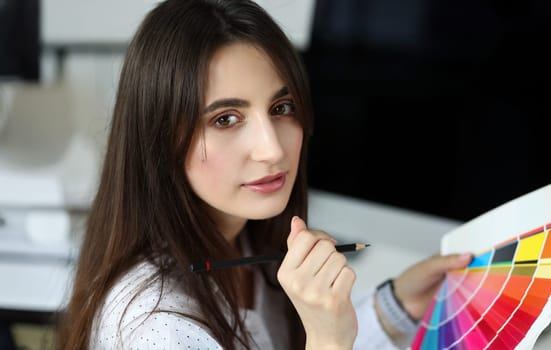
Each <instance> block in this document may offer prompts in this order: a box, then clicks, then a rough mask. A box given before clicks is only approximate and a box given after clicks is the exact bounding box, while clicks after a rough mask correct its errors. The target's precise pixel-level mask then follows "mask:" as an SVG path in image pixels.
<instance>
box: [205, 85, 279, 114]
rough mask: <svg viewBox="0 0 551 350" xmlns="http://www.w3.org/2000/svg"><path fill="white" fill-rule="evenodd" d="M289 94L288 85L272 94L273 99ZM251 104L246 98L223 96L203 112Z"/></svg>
mask: <svg viewBox="0 0 551 350" xmlns="http://www.w3.org/2000/svg"><path fill="white" fill-rule="evenodd" d="M288 94H289V88H288V87H287V86H284V87H282V88H281V89H279V90H278V91H276V93H275V94H273V95H272V101H273V100H277V99H278V98H281V97H283V96H285V95H288ZM249 105H250V104H249V102H248V101H246V100H242V99H239V98H223V99H220V100H216V101H214V102H213V103H211V104H210V105H208V106H207V107H206V108H205V109H204V110H203V114H206V113H210V112H212V111H215V110H217V109H219V108H227V107H248V106H249Z"/></svg>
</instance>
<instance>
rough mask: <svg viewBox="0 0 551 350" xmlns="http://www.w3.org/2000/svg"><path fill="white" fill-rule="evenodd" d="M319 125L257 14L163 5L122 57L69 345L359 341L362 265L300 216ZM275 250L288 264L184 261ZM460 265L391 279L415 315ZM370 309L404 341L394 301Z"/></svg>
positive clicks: (200, 4)
mask: <svg viewBox="0 0 551 350" xmlns="http://www.w3.org/2000/svg"><path fill="white" fill-rule="evenodd" d="M311 132H312V111H311V107H310V97H309V90H308V84H307V78H306V76H305V73H304V70H303V68H302V64H301V62H300V59H299V58H298V56H297V54H296V53H295V51H294V50H293V47H292V45H291V43H290V42H289V41H288V39H287V38H286V37H285V35H284V34H283V33H282V31H281V30H280V28H279V27H278V26H277V25H276V24H275V23H274V21H273V20H272V19H271V18H270V17H269V16H268V15H267V14H266V13H265V12H264V11H263V10H262V9H261V8H260V7H258V6H257V5H256V4H254V3H252V2H249V1H228V0H193V1H179V0H167V1H165V2H163V3H160V4H159V5H158V6H157V7H156V8H155V9H154V10H153V11H152V12H151V13H149V14H148V15H147V17H146V18H145V20H144V21H143V23H142V24H141V26H140V28H139V29H138V31H137V33H136V35H135V37H134V38H133V40H132V42H131V44H130V46H129V48H128V51H127V54H126V59H125V63H124V66H123V69H122V72H121V77H120V82H119V90H118V94H117V100H116V104H115V109H114V113H113V119H112V125H111V131H110V136H109V140H108V146H107V153H106V156H105V163H104V168H103V172H102V175H101V180H100V184H99V189H98V193H97V196H96V198H95V201H94V204H93V206H92V209H91V212H90V216H89V222H88V227H87V232H86V237H85V240H84V242H83V245H82V250H81V254H80V260H79V263H78V269H77V273H76V279H75V284H74V290H73V294H72V298H71V300H70V304H69V306H68V308H67V310H66V313H65V317H64V320H63V322H62V327H61V328H60V337H59V341H60V345H61V348H63V349H88V348H89V349H113V348H124V349H131V348H139V349H143V348H152V349H154V348H180V347H181V348H200V349H206V348H211V349H212V348H223V349H241V348H246V349H252V348H259V349H270V348H273V349H301V348H302V349H303V348H308V349H324V348H332V349H350V348H352V346H353V343H354V341H355V338H356V335H357V332H358V325H357V317H356V312H355V310H354V306H353V305H352V303H351V301H350V291H351V288H352V285H353V282H354V279H355V276H354V272H353V271H352V270H351V269H350V268H349V267H348V265H347V263H346V259H345V258H344V256H343V255H342V254H340V253H338V252H336V250H335V247H334V240H332V238H331V237H329V236H328V235H327V234H325V233H323V232H320V231H313V230H308V229H307V227H306V224H305V221H304V220H306V213H307V183H306V173H305V163H306V153H307V149H306V145H307V139H308V137H309V135H310V134H311ZM274 252H287V253H286V256H285V258H284V260H283V262H282V263H281V265H280V266H275V265H273V264H265V265H255V266H252V267H240V268H232V269H225V270H213V271H210V272H208V273H196V272H191V271H190V268H189V267H190V265H191V264H193V263H198V262H204V261H205V260H207V259H208V260H211V261H215V260H226V259H232V258H237V257H241V256H243V255H256V254H270V253H274ZM435 259H436V258H435ZM438 259H444V258H440V257H439V258H438ZM453 259H455V260H453V261H452V260H450V261H452V262H451V263H449V264H448V265H446V266H445V267H442V266H443V265H442V264H440V263H438V264H435V263H434V262H432V260H431V261H429V262H428V263H425V264H429V263H430V265H431V266H438V268H434V271H435V272H434V274H432V275H431V276H430V278H431V280H430V281H429V278H428V277H427V279H426V280H427V281H426V282H425V283H423V284H409V283H406V285H405V286H404V287H401V286H402V284H400V283H398V282H400V281H407V280H408V278H409V279H412V280H415V281H417V279H416V278H411V276H417V274H419V272H418V271H419V268H417V269H415V268H414V269H413V271H414V272H413V274H412V273H409V272H408V273H407V274H405V275H406V276H405V277H400V278H398V279H397V280H396V284H395V285H396V288H397V289H399V290H400V293H402V294H401V295H400V296H399V297H400V298H401V300H402V302H404V306H405V307H406V310H408V309H407V308H408V307H410V306H409V305H410V304H411V305H414V306H415V307H418V306H416V305H417V304H415V303H418V301H419V300H420V297H419V296H420V295H421V294H422V297H425V295H428V292H429V290H430V289H434V288H435V286H436V285H437V283H438V281H439V280H440V279H441V277H442V274H443V272H444V271H445V269H446V268H453V267H456V266H459V265H460V264H462V263H463V262H462V261H460V263H457V259H456V258H455V257H453ZM433 260H434V259H433ZM412 286H413V287H415V288H413V287H412ZM396 293H398V294H400V293H399V291H398V290H396ZM410 297H411V298H410ZM410 299H411V300H412V301H413V302H412V303H409V302H408V301H409V300H410ZM367 300H372V299H367ZM421 304H422V303H421ZM425 304H426V303H425ZM377 305H378V304H377ZM423 307H424V308H426V305H424V304H423V305H421V309H422V310H421V311H419V313H420V314H422V311H423V310H424V309H423ZM363 309H366V310H367V311H362V315H363V313H364V312H365V313H366V314H369V313H370V312H371V314H373V315H377V316H378V317H379V318H380V319H381V320H382V326H383V327H384V329H386V330H387V331H388V334H390V335H393V332H395V331H396V329H394V328H393V324H392V320H391V319H390V321H389V319H387V318H385V316H384V314H385V310H384V307H383V308H381V307H377V306H376V307H375V309H374V308H373V306H372V302H371V301H368V302H366V303H365V306H363V307H362V310H363ZM373 310H376V311H377V313H375V311H373ZM420 314H418V315H416V317H418V318H419V317H420ZM362 317H363V316H361V317H360V320H362V319H363V318H362ZM373 318H374V317H373ZM362 322H363V321H362ZM368 322H371V321H368ZM374 322H375V323H376V322H377V320H375V321H374ZM360 326H362V324H360ZM378 330H379V331H378ZM360 332H364V329H362V330H361V331H360ZM365 332H368V331H367V330H365ZM373 332H379V333H384V332H383V331H382V330H380V328H377V327H374V331H373ZM397 332H398V333H400V329H399V328H398V329H397ZM381 339H383V342H385V341H386V342H388V344H391V340H390V339H388V338H387V337H386V333H384V334H382V335H381ZM389 346H390V345H389Z"/></svg>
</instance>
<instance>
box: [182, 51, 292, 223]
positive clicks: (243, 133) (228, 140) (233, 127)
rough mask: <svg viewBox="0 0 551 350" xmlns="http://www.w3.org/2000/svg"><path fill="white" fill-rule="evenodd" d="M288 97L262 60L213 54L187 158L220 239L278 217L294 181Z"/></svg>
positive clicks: (253, 55)
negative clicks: (252, 221) (250, 222)
mask: <svg viewBox="0 0 551 350" xmlns="http://www.w3.org/2000/svg"><path fill="white" fill-rule="evenodd" d="M294 110H295V108H294V100H293V96H291V95H290V94H289V91H288V88H287V86H286V84H285V82H284V81H282V79H281V77H280V76H279V75H278V73H277V71H276V70H275V68H274V67H273V65H272V62H271V60H270V59H269V57H268V56H266V54H265V53H264V52H263V51H261V50H259V49H257V48H255V47H254V46H252V45H248V44H245V43H234V44H231V45H228V46H225V47H222V48H220V49H219V50H218V51H217V52H216V53H215V54H214V56H213V58H212V60H211V62H210V65H209V71H208V83H207V86H206V92H205V105H204V106H203V112H202V116H201V121H200V123H201V126H202V128H198V129H197V130H199V131H198V132H197V133H196V135H194V139H193V142H192V145H191V148H190V151H189V153H188V155H187V157H186V163H185V171H186V174H187V177H188V179H189V181H190V183H191V186H192V188H193V190H194V191H195V193H196V194H197V195H198V196H199V197H200V198H201V199H202V200H203V201H205V202H206V203H207V204H208V205H209V206H210V207H211V209H212V212H211V215H213V217H214V219H215V220H216V222H217V225H218V227H219V229H221V230H222V233H226V232H227V233H228V234H235V233H236V232H232V231H235V230H236V229H237V230H238V229H240V228H241V227H242V226H243V224H244V223H245V221H246V220H247V219H266V218H270V217H273V216H275V215H277V214H279V213H281V212H282V211H283V210H284V209H285V207H286V205H287V202H288V200H289V196H290V194H291V190H292V188H293V184H294V182H295V178H296V175H297V169H298V163H299V158H300V151H301V147H302V138H303V132H302V127H301V126H300V124H299V122H298V121H297V119H296V118H295V114H294V113H295V112H294Z"/></svg>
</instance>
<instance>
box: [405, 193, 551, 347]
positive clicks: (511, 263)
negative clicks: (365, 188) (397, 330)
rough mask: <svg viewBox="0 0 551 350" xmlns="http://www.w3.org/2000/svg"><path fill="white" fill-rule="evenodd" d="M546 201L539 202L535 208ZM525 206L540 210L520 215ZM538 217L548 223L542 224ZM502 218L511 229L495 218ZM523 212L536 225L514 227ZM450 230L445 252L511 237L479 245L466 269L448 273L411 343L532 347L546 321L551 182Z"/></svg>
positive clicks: (550, 290)
mask: <svg viewBox="0 0 551 350" xmlns="http://www.w3.org/2000/svg"><path fill="white" fill-rule="evenodd" d="M543 202H545V207H544V208H543V209H542V208H536V207H535V206H540V205H542V203H543ZM530 209H533V210H535V211H536V212H538V213H536V214H535V215H534V213H533V212H532V213H531V214H532V216H530V215H528V216H523V215H521V214H522V212H526V211H527V210H530ZM542 217H546V218H547V220H548V221H546V222H548V224H544V225H541V223H542V222H541V221H540V220H541V218H542ZM499 218H503V219H504V222H505V224H507V225H505V226H506V227H507V228H508V229H506V228H505V227H503V225H502V224H503V222H502V223H501V224H500V222H499V221H497V222H496V221H495V220H496V219H499ZM523 218H526V219H527V220H528V221H540V222H539V223H540V225H537V226H532V227H533V229H530V230H526V231H522V232H516V233H515V234H511V231H510V229H511V227H514V228H516V229H518V228H519V227H526V226H527V223H526V221H523ZM485 230H486V231H485ZM495 230H501V231H499V232H498V233H496V232H495ZM490 231H491V232H490ZM449 235H450V236H451V237H445V239H444V240H443V253H449V252H453V251H472V250H468V249H467V248H468V247H469V246H475V247H478V246H479V245H480V242H481V241H482V242H485V243H487V242H488V241H487V240H488V237H492V238H493V239H495V238H496V237H502V238H503V236H506V237H512V238H508V239H504V240H501V241H500V242H499V243H496V244H492V245H491V246H490V247H489V248H487V249H484V250H481V251H479V253H477V254H476V255H475V258H474V259H473V261H472V262H471V263H470V264H469V266H468V267H467V268H465V269H462V270H455V271H451V272H448V273H447V275H446V277H445V279H444V282H443V283H442V284H441V286H440V289H439V290H438V292H437V293H436V295H435V297H434V299H433V300H432V302H431V304H430V306H429V309H428V310H427V312H426V314H425V317H424V318H423V320H422V322H421V325H420V327H419V330H418V332H417V334H416V336H415V338H414V340H413V343H412V344H411V349H412V350H417V349H420V350H432V349H438V350H440V349H454V350H463V349H465V350H467V349H468V350H477V349H491V350H493V349H500V350H501V349H530V348H532V347H533V345H534V343H535V342H536V340H537V337H538V336H539V335H540V333H541V332H542V331H543V330H544V329H545V328H546V327H547V326H548V325H549V323H550V322H551V303H550V302H549V297H550V296H551V237H550V236H551V187H550V186H548V187H546V188H543V189H540V190H539V191H538V192H537V193H536V192H535V193H533V194H531V195H530V196H525V197H521V198H520V199H517V200H516V201H515V202H514V203H509V204H508V205H507V206H504V207H503V208H497V209H494V211H492V212H489V213H487V214H485V215H484V216H483V217H480V218H477V220H475V221H474V222H472V223H471V222H470V223H468V224H466V225H464V227H461V228H459V229H458V230H456V231H455V232H453V233H451V234H449ZM469 240H471V241H470V242H469ZM454 244H455V245H457V246H461V247H459V248H458V247H455V248H454V247H453V245H454Z"/></svg>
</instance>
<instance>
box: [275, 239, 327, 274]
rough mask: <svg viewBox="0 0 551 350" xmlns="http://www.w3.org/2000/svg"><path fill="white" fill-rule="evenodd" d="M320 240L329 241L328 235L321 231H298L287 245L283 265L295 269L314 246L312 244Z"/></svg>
mask: <svg viewBox="0 0 551 350" xmlns="http://www.w3.org/2000/svg"><path fill="white" fill-rule="evenodd" d="M320 240H327V241H329V236H328V235H327V234H326V233H325V232H322V231H308V230H305V231H300V232H299V233H298V234H297V236H296V237H295V238H294V239H293V242H292V244H291V246H290V247H289V250H288V251H287V254H285V258H284V259H283V265H285V266H286V267H288V268H292V269H296V268H298V267H299V266H301V265H302V263H303V262H304V261H305V260H306V257H307V256H308V255H309V254H310V252H311V251H312V249H313V248H314V246H315V245H316V244H317V243H318V241H320ZM332 249H335V248H332ZM283 265H282V266H283Z"/></svg>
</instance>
